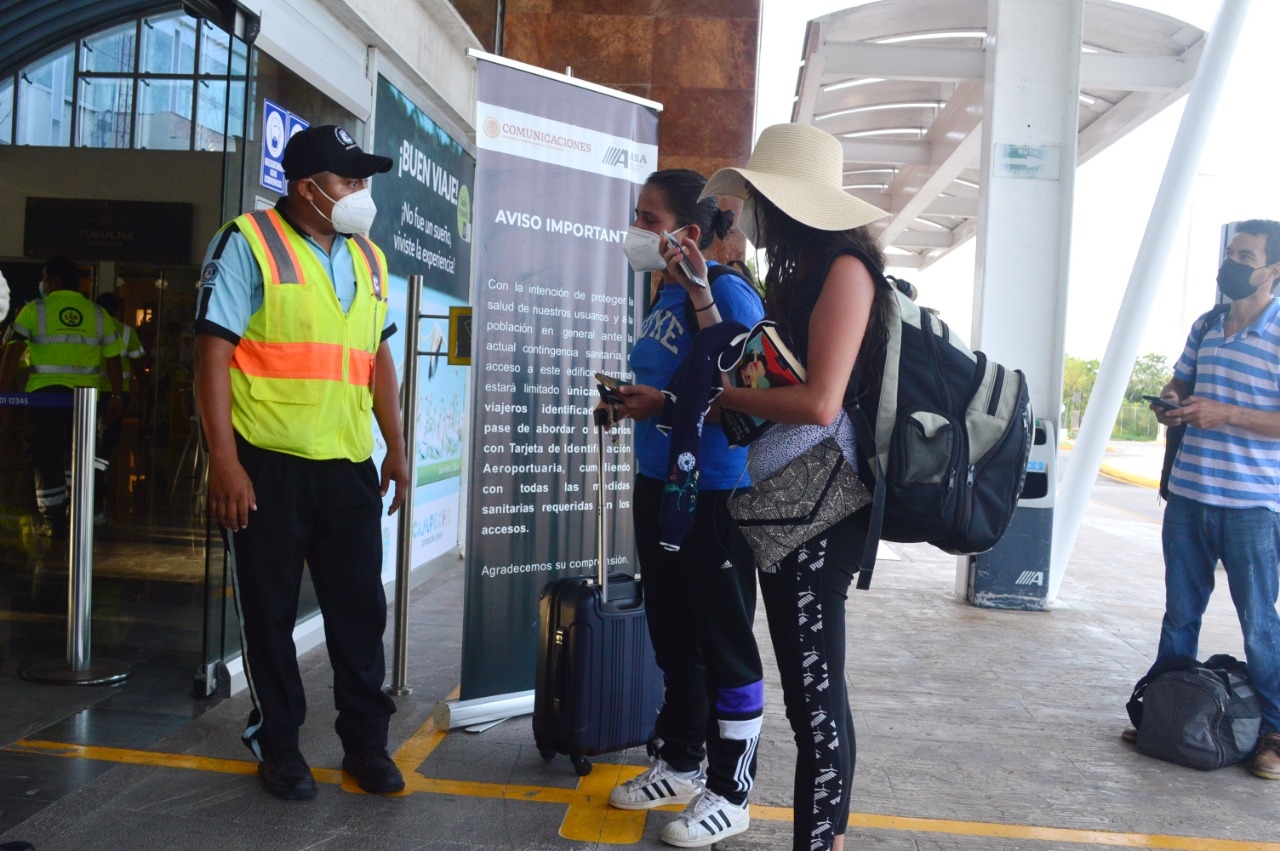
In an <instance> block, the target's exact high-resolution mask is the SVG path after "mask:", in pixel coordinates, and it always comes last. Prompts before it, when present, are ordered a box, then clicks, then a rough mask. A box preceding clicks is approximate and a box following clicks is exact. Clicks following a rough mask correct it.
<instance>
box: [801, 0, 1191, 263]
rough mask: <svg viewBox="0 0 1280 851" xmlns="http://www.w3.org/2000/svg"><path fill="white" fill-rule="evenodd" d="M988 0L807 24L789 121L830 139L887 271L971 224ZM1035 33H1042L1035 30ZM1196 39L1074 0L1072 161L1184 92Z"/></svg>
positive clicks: (940, 246)
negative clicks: (1076, 52)
mask: <svg viewBox="0 0 1280 851" xmlns="http://www.w3.org/2000/svg"><path fill="white" fill-rule="evenodd" d="M987 28H988V4H987V0H880V2H876V3H869V4H867V5H864V6H857V7H854V8H852V9H846V10H844V11H841V12H835V13H832V14H830V15H826V16H823V17H821V18H816V19H814V20H812V21H810V22H809V27H808V31H807V33H806V36H805V44H804V56H803V60H804V65H803V67H802V68H801V71H800V77H799V81H798V83H797V86H796V103H795V108H794V110H793V112H792V120H793V121H796V122H801V123H805V124H812V125H814V126H816V127H819V128H821V129H823V130H826V131H827V132H829V133H831V134H832V135H834V136H836V137H838V138H839V139H840V140H841V142H842V143H843V144H844V151H845V172H844V175H845V189H846V190H847V191H849V192H851V193H853V194H855V195H857V196H858V197H860V198H863V199H865V200H866V201H869V202H870V203H872V204H875V205H876V206H878V207H880V208H881V209H884V210H887V211H889V213H890V214H891V216H890V217H889V218H888V219H884V220H882V221H880V222H877V223H876V224H875V225H874V226H875V227H879V228H881V231H880V233H879V236H880V239H881V242H882V244H883V245H884V246H885V248H886V259H887V260H888V262H889V265H892V266H900V267H915V268H923V267H925V266H928V265H930V264H931V263H933V262H935V261H936V260H938V259H939V258H941V257H943V256H945V255H946V254H947V253H948V252H950V251H951V250H952V249H954V248H956V247H957V246H959V245H960V244H962V243H963V242H964V241H965V240H967V239H969V238H971V237H972V236H973V235H974V233H975V232H976V230H977V216H978V198H979V194H980V193H981V191H982V186H981V185H980V180H981V172H980V162H979V161H980V154H981V142H982V117H983V104H984V81H985V75H986V73H987V68H988V51H992V50H999V44H1000V34H999V33H998V32H987ZM1045 38H1046V39H1048V38H1053V34H1052V33H1046V34H1045ZM1205 38H1206V33H1205V32H1204V31H1203V30H1201V29H1199V28H1197V27H1194V26H1191V25H1190V24H1187V23H1185V22H1184V21H1180V20H1178V19H1176V18H1171V17H1168V16H1166V15H1161V14H1158V13H1155V12H1150V11H1147V10H1145V9H1138V8H1135V7H1133V6H1127V5H1124V4H1121V3H1115V2H1111V0H1085V5H1084V39H1083V40H1084V45H1083V48H1082V51H1083V52H1082V55H1081V62H1080V91H1081V94H1080V110H1079V116H1080V117H1079V139H1078V146H1079V147H1078V159H1077V164H1080V163H1084V162H1086V161H1087V160H1088V159H1090V158H1091V157H1093V156H1094V155H1095V154H1097V153H1099V152H1100V151H1102V150H1104V149H1105V148H1107V147H1108V146H1109V145H1111V144H1112V143H1114V142H1115V141H1117V140H1118V139H1120V138H1121V137H1123V136H1124V135H1125V134H1126V133H1128V132H1129V131H1130V130H1132V129H1134V128H1135V127H1137V126H1139V125H1140V124H1142V123H1143V122H1144V121H1146V120H1147V119H1149V118H1151V117H1152V116H1154V115H1155V114H1157V113H1158V112H1160V111H1161V110H1162V109H1164V108H1165V107H1166V106H1168V105H1170V104H1171V103H1173V102H1174V101H1176V100H1177V99H1178V98H1180V97H1182V96H1183V95H1185V94H1186V93H1187V92H1188V91H1189V89H1190V87H1191V82H1192V80H1193V78H1194V77H1195V72H1196V67H1197V65H1198V64H1199V60H1200V54H1201V52H1202V51H1203V49H1204V44H1205Z"/></svg>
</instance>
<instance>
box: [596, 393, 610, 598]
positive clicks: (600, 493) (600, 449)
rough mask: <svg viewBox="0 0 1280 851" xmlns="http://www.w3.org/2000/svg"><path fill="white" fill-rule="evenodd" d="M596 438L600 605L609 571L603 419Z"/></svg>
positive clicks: (605, 593) (605, 592)
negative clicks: (606, 534) (607, 559)
mask: <svg viewBox="0 0 1280 851" xmlns="http://www.w3.org/2000/svg"><path fill="white" fill-rule="evenodd" d="M596 436H597V437H598V438H599V440H598V441H597V442H596V471H597V472H596V480H597V482H598V485H599V489H598V490H597V491H596V562H597V565H598V572H599V578H600V602H601V603H602V604H604V603H608V602H609V570H608V568H607V567H606V566H605V553H607V552H608V547H607V546H606V541H605V528H604V495H605V487H604V421H603V418H600V419H597V420H596Z"/></svg>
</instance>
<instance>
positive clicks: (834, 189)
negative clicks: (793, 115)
mask: <svg viewBox="0 0 1280 851" xmlns="http://www.w3.org/2000/svg"><path fill="white" fill-rule="evenodd" d="M843 172H844V148H843V146H842V145H841V144H840V140H839V139H837V138H836V137H835V136H832V135H831V134H830V133H827V132H825V131H823V130H819V129H818V128H817V127H813V126H812V125H809V124H774V125H773V126H772V127H766V128H765V129H764V132H762V133H761V134H760V138H759V139H758V140H757V141H756V147H755V150H754V151H752V152H751V159H750V160H748V161H747V167H746V168H722V169H720V170H719V171H717V172H716V173H715V174H713V175H711V179H710V180H708V181H707V185H706V188H704V189H703V190H702V198H709V197H712V196H715V195H732V196H733V197H735V198H746V197H747V184H748V183H750V184H751V186H752V187H753V188H754V189H755V191H756V192H759V193H760V194H761V195H763V196H765V197H766V198H768V199H769V200H770V201H772V202H773V203H774V205H775V206H777V207H778V209H780V210H781V211H782V212H784V213H786V214H787V215H788V216H790V217H791V218H793V219H795V220H796V221H798V222H800V223H802V224H806V225H809V226H810V227H812V228H816V229H818V230H831V231H837V230H849V229H850V228H856V227H861V226H862V225H865V224H867V223H869V222H874V221H875V220H876V219H880V218H884V217H885V216H887V215H889V214H888V213H886V212H885V211H884V210H881V209H880V208H879V207H877V206H875V205H873V204H868V203H867V202H866V201H863V200H862V199H861V198H857V197H855V196H853V195H850V194H849V193H848V192H846V191H845V190H844V188H843V180H842V178H843Z"/></svg>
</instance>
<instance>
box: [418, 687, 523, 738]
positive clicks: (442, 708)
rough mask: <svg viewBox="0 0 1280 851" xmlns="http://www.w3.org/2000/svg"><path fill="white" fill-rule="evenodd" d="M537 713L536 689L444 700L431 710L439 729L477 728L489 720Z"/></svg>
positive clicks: (432, 717) (500, 719)
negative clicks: (534, 710)
mask: <svg viewBox="0 0 1280 851" xmlns="http://www.w3.org/2000/svg"><path fill="white" fill-rule="evenodd" d="M531 714H533V689H529V690H528V691H517V692H512V693H510V694H495V695H493V696H491V697H477V698H475V699H474V700H441V701H439V702H437V703H436V705H435V706H434V707H432V709H431V720H432V722H434V723H435V725H436V729H437V730H452V729H454V728H456V727H476V726H480V725H483V724H485V723H487V722H489V721H505V720H506V719H508V718H514V717H516V716H517V715H531Z"/></svg>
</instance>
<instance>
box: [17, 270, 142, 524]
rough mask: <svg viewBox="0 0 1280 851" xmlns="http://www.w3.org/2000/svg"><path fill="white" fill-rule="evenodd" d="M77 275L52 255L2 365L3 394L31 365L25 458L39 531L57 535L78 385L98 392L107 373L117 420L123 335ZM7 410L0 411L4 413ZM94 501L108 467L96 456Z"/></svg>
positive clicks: (110, 407) (110, 413) (63, 514)
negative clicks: (21, 367) (25, 362)
mask: <svg viewBox="0 0 1280 851" xmlns="http://www.w3.org/2000/svg"><path fill="white" fill-rule="evenodd" d="M79 288H80V271H79V269H77V268H76V264H75V263H72V262H71V261H70V260H68V259H67V258H65V257H52V258H50V259H49V260H48V261H47V262H46V263H45V265H44V269H43V272H42V274H41V278H40V298H38V299H36V300H34V301H31V302H28V303H27V305H26V306H25V307H23V308H22V310H21V311H19V312H18V316H17V318H15V319H14V321H13V325H12V327H11V328H10V330H9V335H8V336H9V339H8V344H7V345H6V346H5V351H4V360H3V361H2V362H0V391H7V390H12V389H13V384H14V378H15V376H16V375H17V372H18V363H19V361H21V359H22V356H23V354H24V353H25V354H27V355H28V357H29V359H30V362H31V372H30V373H29V374H28V377H27V383H26V387H25V390H26V392H27V393H28V394H31V396H30V397H29V400H30V402H31V404H29V405H27V406H25V407H26V411H25V412H26V418H27V422H26V449H27V457H28V460H29V461H30V463H31V466H32V467H33V468H34V470H35V482H36V505H37V507H38V509H39V511H40V515H41V518H42V522H41V524H40V526H39V527H37V530H38V531H39V532H40V533H41V534H45V535H52V536H55V537H56V536H61V535H65V534H66V532H67V528H68V518H67V508H68V499H67V490H68V487H67V486H68V482H69V481H70V479H71V468H70V464H69V460H70V450H71V424H72V416H71V413H72V412H71V408H70V399H65V400H57V401H59V402H61V403H63V404H58V405H57V406H49V405H47V404H45V403H47V402H52V401H55V400H53V399H48V398H44V397H48V396H70V394H71V390H72V388H75V387H97V386H98V383H99V376H100V375H101V374H102V372H103V371H105V373H106V377H107V382H108V386H109V387H111V388H112V390H113V392H114V394H115V395H114V396H113V397H112V398H111V400H110V401H109V402H108V403H107V405H106V409H107V410H106V418H107V420H108V421H109V422H115V421H116V420H119V419H120V415H121V407H120V399H119V398H116V397H118V395H119V393H120V390H121V372H120V337H119V335H118V334H117V333H116V328H115V323H114V322H112V320H111V318H110V317H108V316H107V314H106V311H104V310H103V309H102V308H100V307H98V306H97V305H96V304H94V303H93V302H91V301H89V299H87V298H85V297H84V296H83V295H81V294H80V289H79ZM6 410H7V408H6V407H0V416H4V412H5V411H6ZM94 468H95V471H94V476H93V480H94V504H95V509H97V508H100V507H101V505H102V502H101V500H102V496H103V487H102V473H103V471H104V470H106V462H105V459H104V458H102V457H98V458H95V459H94Z"/></svg>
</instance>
